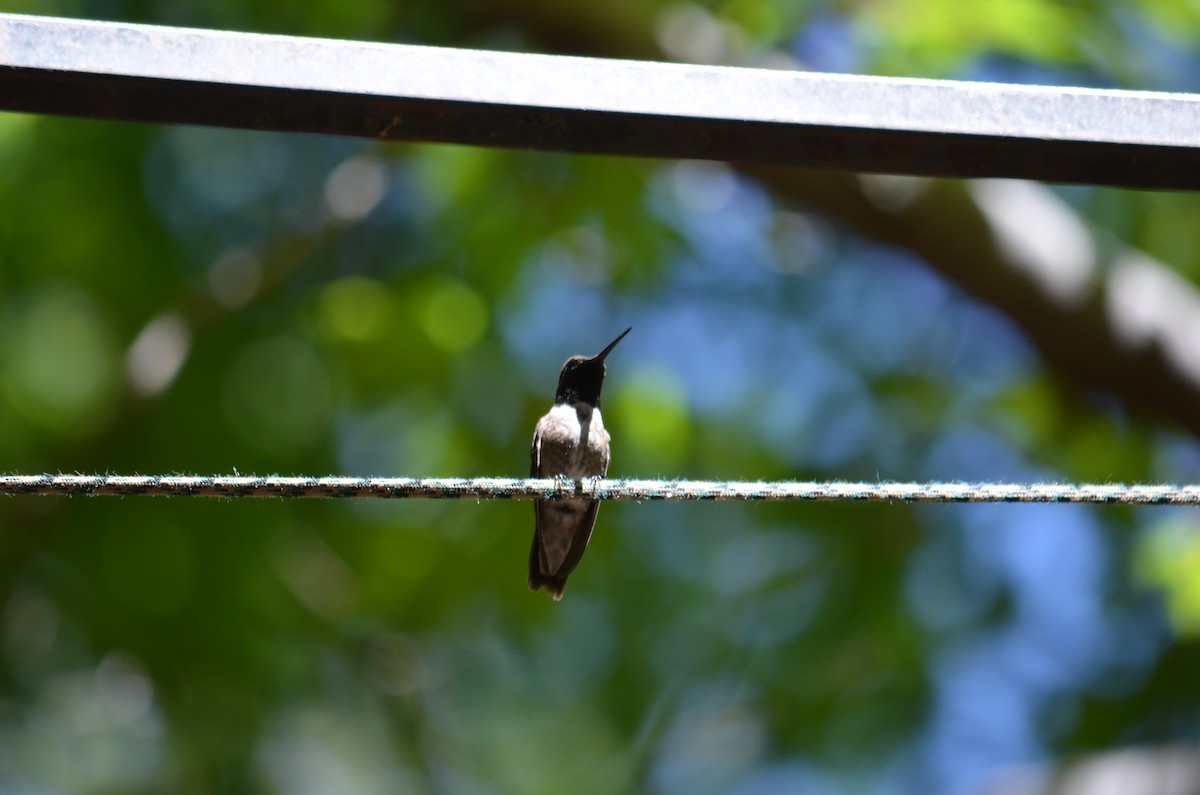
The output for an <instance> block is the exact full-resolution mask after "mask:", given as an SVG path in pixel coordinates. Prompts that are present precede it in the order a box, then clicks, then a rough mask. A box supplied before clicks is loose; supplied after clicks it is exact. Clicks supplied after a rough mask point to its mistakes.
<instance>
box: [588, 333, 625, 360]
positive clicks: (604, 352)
mask: <svg viewBox="0 0 1200 795" xmlns="http://www.w3.org/2000/svg"><path fill="white" fill-rule="evenodd" d="M631 331H633V326H630V327H629V328H627V329H625V330H624V331H622V332H621V334H620V335H619V336H618V337H617V338H616V339H615V340H613V341H612V342H610V343H608V347H607V348H605V349H604V350H602V351H600V352H599V353H597V354H596V355H595V356H593V357H592V361H593V362H602V361H604V357H605V356H608V354H609V351H611V350H612V349H613V348H615V347H617V343H618V342H620V341H621V340H623V339H625V335H626V334H628V333H629V332H631Z"/></svg>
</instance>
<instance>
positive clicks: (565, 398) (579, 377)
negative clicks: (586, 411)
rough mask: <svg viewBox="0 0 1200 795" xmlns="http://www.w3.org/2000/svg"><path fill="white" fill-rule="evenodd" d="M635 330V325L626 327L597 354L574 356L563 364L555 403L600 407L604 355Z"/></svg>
mask: <svg viewBox="0 0 1200 795" xmlns="http://www.w3.org/2000/svg"><path fill="white" fill-rule="evenodd" d="M630 331H633V326H630V327H629V328H627V329H625V330H624V331H622V332H621V333H620V335H619V336H618V337H617V338H616V339H615V340H613V341H612V342H610V343H608V346H607V347H606V348H605V349H604V350H602V351H600V352H599V353H597V354H596V355H595V356H572V357H571V358H570V359H567V361H566V364H564V365H563V369H562V372H561V373H560V374H559V376H558V391H557V392H556V393H555V394H554V402H555V403H578V402H581V401H582V402H584V403H590V404H591V405H593V406H595V407H596V408H599V407H600V387H602V386H604V357H606V356H608V354H609V352H610V351H612V349H613V348H615V347H617V343H618V342H620V341H621V340H622V339H624V338H625V335H626V334H628V333H629V332H630Z"/></svg>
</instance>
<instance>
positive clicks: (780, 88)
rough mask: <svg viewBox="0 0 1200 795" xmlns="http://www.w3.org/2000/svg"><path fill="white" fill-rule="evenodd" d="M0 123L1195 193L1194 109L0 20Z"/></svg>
mask: <svg viewBox="0 0 1200 795" xmlns="http://www.w3.org/2000/svg"><path fill="white" fill-rule="evenodd" d="M0 109H6V110H12V111H24V112H32V113H53V114H62V115H69V116H86V117H93V118H103V119H120V120H131V121H145V122H156V123H169V124H205V125H216V126H222V127H239V128H248V129H256V130H284V131H294V132H312V133H327V134H333V135H353V136H363V137H369V138H379V139H387V140H409V141H441V142H450V143H460V144H473V145H478V146H503V147H516V148H522V149H536V150H543V151H566V152H588V153H602V154H610V155H626V156H649V157H670V158H701V159H712V160H733V161H752V162H761V163H772V164H780V165H790V166H800V167H803V168H821V169H838V170H848V171H864V172H879V173H893V174H913V175H931V176H947V177H1022V178H1029V179H1038V180H1046V181H1056V182H1077V183H1089V184H1100V185H1118V186H1127V187H1137V188H1163V189H1188V190H1196V189H1200V95H1194V94H1161V93H1150V92H1135V91H1107V90H1097V89H1085V88H1051V87H1041V86H1017V85H1003V84H994V83H967V82H952V81H938V80H907V79H891V78H875V77H861V76H852V75H829V74H815V73H809V72H797V71H776V70H764V69H741V68H729V67H716V66H693V65H683V64H669V63H653V62H641V61H618V60H602V59H592V58H574V57H562V56H548V55H530V54H520V53H507V52H487V51H479V50H458V49H446V48H437V47H418V46H410V45H398V44H374V43H363V42H350V41H334V40H326V39H309V38H295V37H288V36H267V35H256V34H247V33H230V32H224V31H205V30H194V29H183V28H166V27H154V26H148V25H129V24H117V23H108V22H90V21H76V20H68V19H53V18H47V17H33V16H22V15H16V14H0Z"/></svg>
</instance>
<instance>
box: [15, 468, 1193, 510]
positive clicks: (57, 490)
mask: <svg viewBox="0 0 1200 795" xmlns="http://www.w3.org/2000/svg"><path fill="white" fill-rule="evenodd" d="M0 494H6V495H18V494H38V495H88V496H101V495H115V496H159V497H281V498H308V499H344V498H355V499H438V500H444V499H475V500H497V499H498V500H541V499H563V498H566V497H583V498H586V499H598V500H638V501H642V500H721V501H730V500H737V501H747V500H764V501H798V502H907V503H931V502H932V503H946V502H1038V503H1044V502H1071V503H1104V504H1121V505H1200V486H1178V485H1141V484H1134V485H1125V484H1121V483H1104V484H1095V483H936V482H935V483H845V482H838V481H831V482H793V481H784V482H779V481H776V482H753V481H709V480H603V479H595V480H593V479H588V480H583V481H571V480H567V479H565V478H558V479H541V478H486V477H483V478H361V477H280V476H274V475H273V476H267V477H257V476H242V475H232V476H231V475H78V474H76V475H63V474H59V475H49V474H43V475H0Z"/></svg>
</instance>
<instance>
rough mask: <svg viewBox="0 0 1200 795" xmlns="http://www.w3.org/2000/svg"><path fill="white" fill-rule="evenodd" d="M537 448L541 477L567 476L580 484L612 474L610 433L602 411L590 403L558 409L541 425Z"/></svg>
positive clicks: (541, 421)
mask: <svg viewBox="0 0 1200 795" xmlns="http://www.w3.org/2000/svg"><path fill="white" fill-rule="evenodd" d="M534 445H535V449H534V468H535V469H536V470H537V473H536V474H537V475H538V476H539V477H547V478H548V477H555V476H558V475H564V476H566V477H568V478H571V479H572V480H578V479H580V478H595V477H604V475H605V474H606V473H607V472H608V461H609V447H608V445H609V437H608V431H606V430H604V420H603V419H602V418H601V416H600V410H599V409H597V408H593V407H592V406H591V405H589V404H587V403H576V404H570V403H560V404H557V405H555V406H554V408H552V409H551V410H550V413H549V414H547V415H546V416H544V417H542V419H541V420H539V421H538V424H537V431H536V432H535V434H534Z"/></svg>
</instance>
